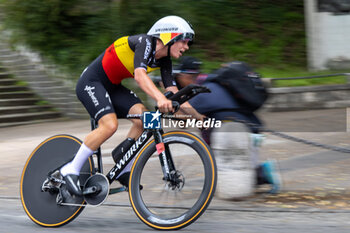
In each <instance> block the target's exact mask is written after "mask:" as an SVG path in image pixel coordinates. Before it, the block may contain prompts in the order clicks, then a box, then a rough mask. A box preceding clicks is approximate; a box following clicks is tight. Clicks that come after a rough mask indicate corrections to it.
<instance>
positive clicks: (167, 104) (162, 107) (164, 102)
mask: <svg viewBox="0 0 350 233" xmlns="http://www.w3.org/2000/svg"><path fill="white" fill-rule="evenodd" d="M157 106H158V108H159V111H161V112H162V113H167V112H172V111H173V104H172V102H171V100H168V99H167V98H165V97H164V99H161V100H158V102H157Z"/></svg>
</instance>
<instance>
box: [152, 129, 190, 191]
mask: <svg viewBox="0 0 350 233" xmlns="http://www.w3.org/2000/svg"><path fill="white" fill-rule="evenodd" d="M163 133H164V132H163V131H162V130H156V131H154V132H153V135H154V140H155V143H156V149H157V153H158V157H159V161H160V165H161V167H162V170H163V175H164V176H163V180H164V181H166V182H167V184H168V187H169V188H172V189H173V190H174V189H179V190H180V189H181V188H182V187H183V185H184V183H185V182H184V178H183V176H182V174H181V173H180V172H179V171H177V170H176V168H175V163H174V161H173V157H172V155H171V152H170V149H169V145H167V144H165V143H164V141H163V136H162V135H163Z"/></svg>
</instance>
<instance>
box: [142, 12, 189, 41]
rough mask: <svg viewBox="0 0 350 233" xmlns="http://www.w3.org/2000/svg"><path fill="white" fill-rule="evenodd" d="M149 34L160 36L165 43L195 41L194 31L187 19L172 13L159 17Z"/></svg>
mask: <svg viewBox="0 0 350 233" xmlns="http://www.w3.org/2000/svg"><path fill="white" fill-rule="evenodd" d="M147 35H151V36H154V37H157V38H159V39H160V40H161V41H162V42H163V44H164V45H168V44H169V45H171V44H173V43H175V42H176V41H179V40H189V41H193V37H194V31H193V29H192V26H191V25H190V24H189V23H188V22H187V21H186V20H184V19H183V18H181V17H179V16H175V15H171V16H166V17H164V18H161V19H159V20H158V21H157V22H156V23H155V24H154V25H153V26H152V28H151V29H150V30H149V31H148V32H147Z"/></svg>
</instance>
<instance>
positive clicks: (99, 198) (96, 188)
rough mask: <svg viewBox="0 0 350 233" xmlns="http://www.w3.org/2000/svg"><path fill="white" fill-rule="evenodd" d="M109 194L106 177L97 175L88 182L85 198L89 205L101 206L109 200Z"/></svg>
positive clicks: (86, 183)
mask: <svg viewBox="0 0 350 233" xmlns="http://www.w3.org/2000/svg"><path fill="white" fill-rule="evenodd" d="M108 194H109V182H108V179H107V177H106V176H105V175H103V174H100V173H97V174H95V175H93V176H90V177H89V178H88V179H87V180H86V182H85V185H84V188H83V196H84V199H85V201H86V202H87V203H88V204H90V205H93V206H98V205H101V204H102V203H103V202H104V201H105V200H106V199H107V197H108Z"/></svg>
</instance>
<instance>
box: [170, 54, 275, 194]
mask: <svg viewBox="0 0 350 233" xmlns="http://www.w3.org/2000/svg"><path fill="white" fill-rule="evenodd" d="M200 66H201V62H200V61H199V60H198V59H196V58H194V57H189V56H186V57H182V58H181V61H180V64H179V65H178V66H177V67H176V69H175V70H174V71H173V72H174V78H175V80H176V83H177V86H178V88H179V89H181V88H183V87H185V86H187V85H189V84H191V83H197V84H202V85H205V86H207V87H208V88H209V89H210V90H211V93H206V94H203V95H198V96H195V97H194V98H192V99H191V100H190V101H189V102H190V104H191V105H192V106H193V107H194V108H195V109H196V110H197V111H198V112H200V113H202V114H205V115H206V116H207V117H210V118H215V119H218V120H230V119H232V118H233V119H238V120H243V121H246V122H248V123H253V124H250V125H247V126H248V127H249V129H250V131H251V138H252V140H251V141H252V145H251V146H250V157H251V160H252V163H253V166H254V167H255V170H256V175H257V176H256V184H257V185H261V184H270V185H271V192H272V193H276V192H278V191H279V189H280V185H281V181H280V178H279V175H278V173H277V172H276V170H275V162H274V161H271V160H268V161H265V162H263V163H260V162H259V149H258V147H259V146H260V144H261V143H260V142H261V140H262V135H261V134H260V131H259V129H260V127H261V126H262V122H261V121H260V120H259V118H258V117H257V116H256V115H255V114H254V113H253V112H247V111H244V112H242V111H240V109H242V107H243V106H241V104H240V103H239V102H237V101H236V100H235V99H234V98H233V97H232V95H230V93H229V92H228V91H227V90H226V89H225V88H224V87H222V86H221V85H219V84H218V83H215V82H207V81H206V80H207V78H209V79H210V76H211V74H201V73H200ZM223 66H225V64H223ZM218 100H220V101H218ZM222 109H226V110H225V111H221V110H222ZM227 109H236V111H234V110H231V111H227ZM211 132H212V129H210V128H209V129H206V130H202V136H203V139H204V140H205V141H206V142H207V143H208V144H209V145H210V135H211Z"/></svg>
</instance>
